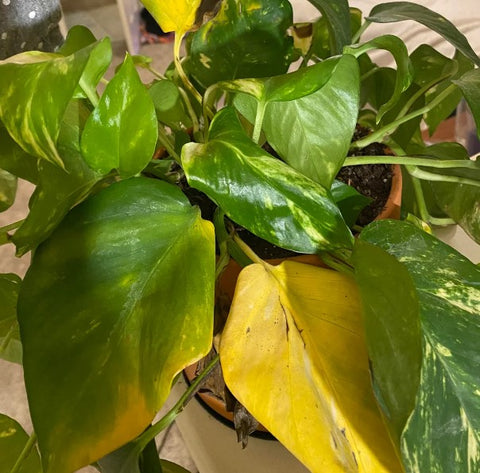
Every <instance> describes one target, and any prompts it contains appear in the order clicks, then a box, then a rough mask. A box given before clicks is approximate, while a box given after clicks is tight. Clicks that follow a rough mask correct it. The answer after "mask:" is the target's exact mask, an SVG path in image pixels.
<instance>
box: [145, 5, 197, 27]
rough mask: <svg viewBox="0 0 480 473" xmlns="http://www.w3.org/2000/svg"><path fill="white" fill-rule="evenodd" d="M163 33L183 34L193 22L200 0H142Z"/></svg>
mask: <svg viewBox="0 0 480 473" xmlns="http://www.w3.org/2000/svg"><path fill="white" fill-rule="evenodd" d="M142 3H143V4H144V5H145V7H146V8H147V10H148V11H149V12H150V14H151V15H152V16H153V18H155V20H156V22H157V23H158V24H159V25H160V28H162V30H163V31H164V32H165V33H168V32H170V31H175V33H177V34H180V35H183V34H185V33H186V32H187V31H188V30H189V29H190V28H191V27H192V26H193V25H194V23H195V13H196V11H197V8H198V7H199V6H200V3H201V0H142Z"/></svg>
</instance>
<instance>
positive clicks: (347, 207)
mask: <svg viewBox="0 0 480 473" xmlns="http://www.w3.org/2000/svg"><path fill="white" fill-rule="evenodd" d="M330 191H331V193H332V198H333V200H334V202H335V203H336V204H337V206H338V208H339V209H340V212H341V213H342V216H343V219H344V220H345V222H346V223H347V225H348V226H349V227H350V228H351V227H353V225H355V222H356V221H357V218H358V216H359V214H360V212H361V211H362V210H363V208H364V207H366V206H367V205H368V204H369V203H370V202H371V201H372V199H370V198H369V197H366V196H364V195H363V194H360V193H359V192H357V191H356V190H355V189H354V188H353V187H352V186H349V185H347V184H344V183H343V182H341V181H337V180H335V181H333V184H332V188H331V189H330Z"/></svg>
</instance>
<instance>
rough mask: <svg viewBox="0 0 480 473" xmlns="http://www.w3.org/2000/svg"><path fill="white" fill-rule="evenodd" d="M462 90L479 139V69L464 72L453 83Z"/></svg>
mask: <svg viewBox="0 0 480 473" xmlns="http://www.w3.org/2000/svg"><path fill="white" fill-rule="evenodd" d="M453 83H454V84H456V85H458V87H460V89H461V90H462V93H463V96H464V97H465V99H466V101H467V103H468V106H469V107H470V110H471V111H472V115H473V118H474V120H475V124H476V126H477V135H478V136H479V137H480V69H473V70H471V71H468V72H466V73H465V74H463V76H462V77H460V78H459V79H457V80H454V81H453Z"/></svg>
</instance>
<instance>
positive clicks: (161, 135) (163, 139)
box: [158, 124, 181, 164]
mask: <svg viewBox="0 0 480 473" xmlns="http://www.w3.org/2000/svg"><path fill="white" fill-rule="evenodd" d="M158 141H159V142H160V143H161V144H162V145H163V146H164V147H165V149H166V150H167V151H168V154H169V155H170V156H171V157H172V158H173V159H174V160H175V161H176V162H177V163H178V164H181V159H180V156H179V155H178V154H177V152H176V151H175V148H174V147H173V146H172V143H171V141H170V138H169V137H168V135H167V132H166V131H165V129H164V128H163V125H160V124H159V125H158Z"/></svg>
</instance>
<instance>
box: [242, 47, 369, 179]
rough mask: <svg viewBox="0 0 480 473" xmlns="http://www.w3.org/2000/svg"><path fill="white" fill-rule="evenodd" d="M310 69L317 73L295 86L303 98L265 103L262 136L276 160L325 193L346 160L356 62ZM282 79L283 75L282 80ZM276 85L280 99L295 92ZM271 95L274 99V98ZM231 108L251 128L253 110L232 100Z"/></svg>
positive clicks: (355, 99) (356, 95)
mask: <svg viewBox="0 0 480 473" xmlns="http://www.w3.org/2000/svg"><path fill="white" fill-rule="evenodd" d="M335 61H336V60H335ZM323 64H324V65H323ZM322 65H323V68H322ZM332 65H334V69H333V71H332ZM313 67H314V68H315V67H316V68H317V69H312V71H318V72H316V73H315V74H311V77H307V79H308V80H306V81H305V82H301V83H300V84H301V87H299V91H302V92H304V91H305V92H306V91H311V92H310V93H309V94H308V95H303V94H298V96H299V97H300V98H298V99H296V100H293V97H291V99H290V100H289V101H282V102H275V103H269V104H268V106H267V107H266V110H265V116H264V120H263V131H264V133H265V136H266V138H267V141H268V142H269V144H270V145H271V146H272V147H273V148H274V149H275V151H276V152H277V153H278V154H279V155H280V156H281V157H282V159H284V160H285V161H286V162H287V163H288V164H290V165H291V166H292V167H293V168H294V169H296V170H297V171H299V172H301V173H302V174H305V175H306V176H308V177H309V178H311V179H313V180H315V181H317V182H319V183H320V184H321V185H323V186H324V187H327V188H330V186H331V185H332V182H333V180H334V178H335V176H336V175H337V173H338V171H339V170H340V168H341V166H342V164H343V162H344V160H345V157H346V156H347V152H348V149H349V147H350V143H351V139H352V136H353V132H354V130H355V125H356V122H357V116H358V108H359V100H360V90H359V89H360V78H359V71H358V64H357V61H355V59H354V58H353V57H352V56H350V55H346V56H343V57H342V58H341V59H340V60H339V61H338V62H335V63H332V62H331V61H325V63H322V64H320V65H318V66H313ZM315 75H318V77H320V78H321V80H320V81H319V85H318V86H315V85H314V84H312V85H311V86H310V80H311V79H313V78H314V77H315ZM287 78H288V76H285V78H284V79H283V80H284V81H286V80H287ZM292 79H295V77H292ZM278 82H280V81H278ZM282 85H283V87H284V89H285V92H283V94H285V95H286V94H287V93H288V94H289V95H290V96H292V95H293V94H294V92H295V91H296V85H295V81H294V80H291V81H290V80H289V81H288V82H285V84H282ZM287 85H288V88H287ZM307 86H310V87H307ZM276 87H278V86H276ZM319 87H320V88H319ZM279 90H280V91H282V89H279ZM312 92H313V93H312ZM276 95H277V96H280V94H279V93H277V94H276ZM250 102H251V99H250ZM235 106H236V107H237V108H238V109H239V111H240V113H242V114H243V115H245V116H246V118H247V119H249V120H251V121H252V123H253V122H254V121H255V115H253V116H252V109H253V110H254V108H253V107H252V105H251V103H250V104H249V101H248V98H247V99H242V98H241V97H238V98H237V99H236V100H235Z"/></svg>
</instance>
